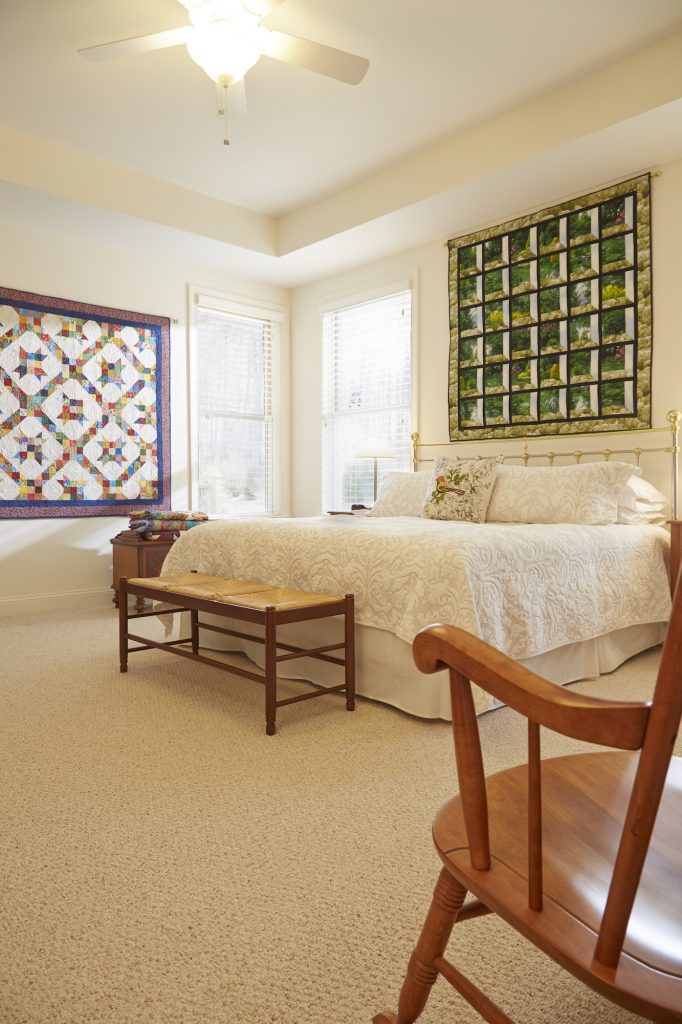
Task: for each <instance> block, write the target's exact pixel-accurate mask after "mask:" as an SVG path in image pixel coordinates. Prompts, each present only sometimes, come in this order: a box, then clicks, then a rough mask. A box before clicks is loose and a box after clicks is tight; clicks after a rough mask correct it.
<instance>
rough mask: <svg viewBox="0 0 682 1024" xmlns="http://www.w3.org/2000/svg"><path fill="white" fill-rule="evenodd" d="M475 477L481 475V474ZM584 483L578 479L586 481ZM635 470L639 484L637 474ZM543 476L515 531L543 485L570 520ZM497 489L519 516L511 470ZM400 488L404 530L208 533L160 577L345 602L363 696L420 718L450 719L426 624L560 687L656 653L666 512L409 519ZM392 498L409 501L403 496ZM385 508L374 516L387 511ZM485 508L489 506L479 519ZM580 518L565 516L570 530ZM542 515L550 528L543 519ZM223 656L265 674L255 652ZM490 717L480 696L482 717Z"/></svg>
mask: <svg viewBox="0 0 682 1024" xmlns="http://www.w3.org/2000/svg"><path fill="white" fill-rule="evenodd" d="M666 450H668V451H669V450H670V449H666ZM579 454H582V453H579ZM610 454H611V453H609V455H610ZM466 461H467V460H463V462H466ZM527 461H528V460H527V459H526V460H525V462H524V466H523V467H521V466H519V467H516V471H517V473H518V472H519V471H520V472H522V473H528V474H530V475H529V476H524V477H523V486H524V489H527V486H526V485H527V482H528V481H530V480H531V479H532V478H533V471H532V470H530V469H527V468H526V466H527ZM578 461H579V460H578ZM638 461H639V460H638ZM471 462H472V463H473V462H474V460H471ZM475 463H476V466H478V465H479V463H480V460H475ZM595 465H596V464H595ZM601 465H605V464H604V463H601ZM609 465H610V466H611V469H608V470H604V473H607V474H610V478H613V481H616V483H617V490H616V492H614V493H616V494H618V493H620V495H621V496H622V494H623V493H624V491H621V490H620V488H621V485H622V481H623V480H624V479H627V478H628V473H626V472H625V471H624V470H621V471H620V474H621V475H620V476H619V475H618V470H617V469H616V467H617V466H619V465H623V464H622V463H613V462H611V463H609ZM574 468H577V467H574ZM582 468H583V469H585V470H587V466H586V465H585V466H583V467H582ZM629 468H630V471H631V472H632V471H633V470H634V471H635V472H637V468H636V467H634V466H630V467H629ZM435 471H436V467H435V466H434V470H433V473H435ZM545 472H553V473H554V474H555V475H554V476H553V477H552V478H546V477H545V478H542V477H540V478H539V481H540V483H539V489H538V490H537V491H536V492H535V493H533V488H532V487H531V488H530V492H529V493H527V494H525V497H524V503H525V504H524V509H525V511H524V512H523V516H526V517H530V518H532V516H533V515H534V514H535V513H536V512H537V509H538V507H540V506H542V504H543V501H544V500H545V498H546V496H543V486H544V481H545V480H547V479H552V480H553V481H556V480H557V479H564V480H565V481H566V483H567V485H568V490H567V491H566V493H565V494H564V495H563V496H562V494H561V487H559V488H558V490H557V485H555V484H554V483H553V484H552V488H551V489H550V490H551V491H552V493H554V492H556V493H555V494H554V499H555V500H554V499H553V500H554V507H555V511H554V513H553V514H554V515H555V517H556V516H558V517H559V518H562V516H565V515H566V512H565V507H566V504H567V502H568V501H569V500H570V501H574V500H575V492H576V486H575V481H574V480H573V478H571V479H570V480H568V478H566V477H561V476H559V477H557V476H556V474H557V473H559V474H560V473H561V470H559V469H557V468H554V467H551V468H550V467H548V468H547V469H546V470H545ZM495 473H496V477H495V483H494V489H493V492H492V494H493V498H495V495H497V494H498V490H499V488H500V487H501V485H500V475H501V474H502V473H506V474H508V475H507V476H505V477H504V479H505V480H507V485H506V486H507V490H506V492H505V493H506V494H507V496H508V497H509V495H511V499H512V504H513V503H514V500H515V499H514V494H515V493H517V492H518V477H514V472H513V471H512V470H511V469H509V470H507V469H506V468H504V469H499V468H497V469H496V470H495ZM623 473H625V476H623V475H622V474H623ZM614 474H615V475H614ZM400 475H401V474H391V476H396V477H397V476H400ZM402 475H403V476H410V477H411V483H410V486H411V488H412V492H413V494H414V496H415V498H416V497H418V499H419V500H418V503H417V505H415V504H414V501H413V507H412V508H410V509H409V510H408V511H409V512H410V514H408V515H400V514H395V513H396V511H397V512H400V511H404V510H405V509H402V508H401V507H400V506H399V505H398V506H397V508H396V507H395V503H394V507H393V510H392V511H391V512H390V513H389V514H387V515H381V514H373V515H361V516H356V515H335V516H329V515H327V516H321V517H312V518H298V519H291V518H274V519H273V518H262V519H252V520H239V519H232V520H223V521H216V522H210V523H207V524H205V525H203V526H202V527H201V528H200V529H196V530H192V531H189V532H188V533H186V534H185V535H184V536H182V537H181V538H180V539H179V540H178V541H177V542H176V544H175V545H174V547H173V548H172V549H171V551H170V553H169V555H168V557H167V559H166V562H165V564H164V569H163V571H164V575H165V574H167V573H168V574H170V573H178V572H186V571H189V570H191V569H195V570H197V571H199V572H204V573H209V574H213V575H220V576H227V577H230V578H233V579H235V578H238V579H245V580H254V581H260V582H268V583H272V584H276V585H287V586H292V587H296V588H300V589H304V590H315V591H319V592H322V593H341V594H343V593H346V592H350V591H352V592H353V593H354V594H355V607H356V622H357V692H358V694H360V695H363V696H365V697H368V698H372V699H374V700H379V701H382V702H384V703H387V704H391V705H393V706H394V707H397V708H400V709H402V710H403V711H406V712H408V713H410V714H413V715H416V716H419V717H422V718H442V719H448V718H449V716H450V711H449V693H448V681H447V676H446V674H445V673H437V674H436V675H433V676H424V675H422V674H421V673H419V672H418V671H417V669H416V667H415V666H414V663H413V660H412V652H411V644H412V640H413V638H414V636H415V634H416V633H417V632H418V631H419V629H421V628H422V627H424V626H426V625H429V624H430V623H433V622H451V623H455V624H457V625H459V626H461V627H462V628H464V629H467V630H469V631H471V632H472V633H474V634H476V635H478V636H480V637H482V638H483V639H484V640H486V641H488V642H489V643H491V644H493V645H494V646H496V647H498V648H499V649H500V650H503V651H505V652H506V653H508V654H510V655H511V656H512V657H514V658H516V659H518V660H519V661H521V662H522V663H523V664H525V665H527V666H529V667H531V668H533V669H535V670H536V671H538V672H540V673H541V674H543V675H545V676H546V677H548V678H550V679H552V680H554V681H555V682H558V683H568V682H572V681H575V680H577V679H582V678H586V677H589V676H595V675H599V674H601V673H605V672H606V673H608V672H611V671H613V670H614V669H615V668H616V667H617V666H618V665H620V664H621V663H622V662H623V661H625V660H626V659H627V658H629V657H631V656H633V655H634V654H636V653H638V652H640V651H642V650H645V649H647V648H649V647H652V646H654V645H656V644H658V643H660V642H661V641H662V639H663V636H664V633H665V628H666V623H667V620H668V617H669V613H670V606H671V601H670V585H669V557H670V535H669V533H668V531H667V530H666V529H665V528H664V527H663V526H662V525H660V524H661V523H662V522H664V518H663V516H662V515H661V511H662V509H661V506H660V505H659V506H658V507H657V509H656V514H655V515H654V514H651V515H647V516H644V518H643V520H642V519H640V517H639V516H638V514H635V513H631V512H627V510H626V511H625V512H623V513H622V514H623V515H626V514H627V515H631V516H634V521H633V519H632V518H631V519H627V518H626V520H625V521H623V520H621V521H620V522H618V521H616V519H617V518H618V519H620V518H621V511H622V510H621V504H620V501H621V498H618V505H617V514H616V512H614V513H613V514H612V513H611V512H609V513H608V514H607V515H606V516H605V518H606V520H607V521H604V522H602V521H599V517H597V522H593V521H590V522H589V523H582V522H580V521H578V522H552V521H550V522H545V521H541V522H530V523H528V522H514V521H497V520H496V519H492V520H491V519H490V518H489V519H488V520H487V521H484V522H469V521H457V520H455V521H452V520H450V519H440V518H422V517H420V515H419V514H415V508H417V507H421V505H422V504H423V496H422V492H423V485H422V491H420V486H419V484H418V482H417V481H418V478H419V474H413V475H410V474H402ZM460 475H461V474H460ZM585 475H586V474H584V473H583V474H581V475H580V477H579V478H576V479H582V478H583V477H585ZM587 475H588V476H589V473H588V474H587ZM426 477H428V478H429V479H430V480H431V483H432V482H433V478H434V477H433V474H432V471H431V470H429V471H428V472H427V471H422V478H423V479H425V478H426ZM441 479H442V478H441ZM457 479H459V476H458V477H457ZM399 482H400V485H401V487H402V489H403V491H404V490H405V487H406V486H407V484H406V481H399ZM613 486H615V484H613ZM613 486H611V491H613ZM451 489H454V488H451ZM544 489H545V490H546V487H545V488H544ZM427 493H428V489H427ZM434 493H435V492H434ZM383 494H384V490H383V489H382V493H381V494H380V496H379V501H378V502H377V506H375V510H376V508H377V507H378V508H379V509H381V501H382V495H383ZM499 494H500V495H501V494H502V491H501V490H499ZM637 501H639V499H637ZM390 504H391V503H390V501H389V502H384V506H386V507H388V506H390ZM550 504H551V501H550ZM493 505H495V501H494V500H491V501H490V505H489V508H492V507H493ZM529 506H530V507H531V508H532V509H533V510H534V511H529ZM635 506H637V502H635ZM496 508H497V512H496V513H495V515H496V516H497V517H498V518H499V516H502V517H503V518H504V516H505V515H507V518H508V517H509V515H510V514H511V515H512V517H513V513H509V502H508V503H507V506H505V503H504V501H500V500H498V501H497V504H496ZM505 509H506V512H505ZM557 509H559V511H557ZM614 509H616V505H615V504H614ZM375 510H373V511H375ZM437 514H440V513H439V511H438V513H437ZM515 514H516V515H517V517H518V516H519V515H520V513H519V512H518V511H517V512H516V513H515ZM571 514H573V513H571ZM580 514H582V513H580ZM580 514H578V513H575V516H577V518H578V519H579V518H580ZM537 515H539V517H540V518H541V519H542V520H544V519H546V518H547V517H548V516H550V518H551V514H550V513H549V512H547V511H546V510H543V509H542V508H540V511H539V513H537ZM537 515H536V518H537ZM588 518H589V517H588ZM593 518H594V517H593ZM602 518H604V516H603V515H602ZM290 628H291V633H290V634H289V636H288V637H283V639H286V640H289V641H290V642H292V643H303V642H305V643H307V644H309V643H310V642H311V639H313V638H312V637H311V634H310V630H315V633H314V639H315V640H316V642H317V643H326V642H333V640H334V639H335V637H336V634H335V633H334V623H328V622H319V623H303V624H299V625H297V626H292V627H290ZM231 643H232V644H233V645H239V649H241V650H244V651H245V652H246V654H247V655H248V656H249V657H250V658H252V659H253V660H254V661H256V662H260V659H261V656H262V651H261V649H260V647H259V646H258V645H255V644H251V643H250V642H249V641H231ZM232 649H236V646H234V647H233V648H232ZM297 671H298V673H299V675H300V677H301V678H305V679H308V680H311V681H313V682H318V683H320V684H328V683H330V682H335V681H337V680H336V678H335V677H334V678H332V676H333V672H334V671H335V670H334V669H333V667H330V666H326V665H324V664H323V663H319V662H308V663H307V664H306V663H305V662H302V663H300V664H298V666H297ZM330 673H331V675H330ZM491 706H492V705H491V704H490V701H489V698H488V697H487V696H486V695H485V694H483V692H482V691H478V692H477V693H476V710H477V712H478V713H481V712H483V711H485V710H487V709H488V708H489V707H491Z"/></svg>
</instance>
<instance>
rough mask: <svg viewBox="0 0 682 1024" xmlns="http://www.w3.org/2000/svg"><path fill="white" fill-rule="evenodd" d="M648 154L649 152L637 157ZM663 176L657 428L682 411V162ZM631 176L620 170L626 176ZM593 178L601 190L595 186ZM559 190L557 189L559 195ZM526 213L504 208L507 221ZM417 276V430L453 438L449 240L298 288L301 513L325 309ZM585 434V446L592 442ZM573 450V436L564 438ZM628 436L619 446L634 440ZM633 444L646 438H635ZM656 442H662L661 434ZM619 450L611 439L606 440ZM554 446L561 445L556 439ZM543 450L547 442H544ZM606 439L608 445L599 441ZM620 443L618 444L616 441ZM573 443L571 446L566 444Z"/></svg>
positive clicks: (315, 492) (317, 461) (317, 415)
mask: <svg viewBox="0 0 682 1024" xmlns="http://www.w3.org/2000/svg"><path fill="white" fill-rule="evenodd" d="M640 156H641V157H643V158H644V159H645V155H644V154H640ZM662 171H663V173H662V175H661V176H660V177H656V178H654V179H653V180H652V265H653V299H654V317H653V330H654V345H653V374H652V395H653V403H652V409H653V411H652V417H653V425H655V426H656V425H664V424H665V423H666V418H665V415H666V412H667V411H668V409H672V408H682V322H681V318H680V308H681V306H680V295H681V294H682V284H681V281H682V260H681V259H680V239H681V238H682V160H677V161H675V162H674V163H669V164H666V165H665V166H663V168H662ZM627 176H628V175H627V174H623V176H622V177H623V179H624V178H626V177H627ZM598 184H599V183H598V182H595V187H597V186H598ZM563 198H568V197H563V196H556V201H557V202H558V201H560V200H561V199H563ZM520 212H528V211H527V210H524V211H518V210H515V209H510V210H508V212H507V214H506V216H503V217H502V218H501V219H511V218H513V217H514V216H516V215H517V214H518V213H520ZM484 226H485V225H481V224H473V225H472V224H467V223H460V224H445V225H443V241H444V240H445V239H447V238H454V237H456V236H457V235H461V234H465V233H466V232H467V231H470V230H473V229H478V228H481V227H484ZM415 271H416V274H417V280H418V284H417V287H418V292H417V322H416V331H417V379H418V403H417V405H418V412H417V417H418V419H417V422H416V423H415V424H414V429H417V430H419V433H420V435H421V438H422V440H423V441H424V442H441V441H445V440H447V437H448V406H447V376H448V349H449V326H448V320H449V314H448V280H447V249H446V247H445V245H444V244H443V242H437V243H434V244H433V245H429V246H424V247H422V248H419V249H413V250H410V251H408V252H404V253H400V254H399V255H396V256H392V257H391V258H390V259H386V260H382V261H381V262H379V263H374V264H371V265H368V266H364V267H361V268H357V269H354V270H352V271H349V272H346V273H344V274H340V275H336V276H334V277H330V278H326V279H325V280H321V281H317V282H315V283H314V284H311V285H307V286H305V287H303V288H298V289H296V290H295V291H294V292H293V293H292V307H291V311H292V313H291V332H292V368H293V380H292V441H293V451H294V453H295V456H294V462H293V478H292V490H293V510H294V514H295V515H318V514H319V513H320V511H322V510H321V505H320V501H321V497H320V490H321V483H320V480H321V472H320V470H321V452H320V419H321V407H320V380H321V373H322V369H321V349H320V345H321V321H320V312H319V307H320V304H321V303H324V302H326V301H328V300H330V299H334V298H337V297H338V298H339V299H343V298H344V297H346V296H348V295H352V294H353V293H357V292H361V291H362V290H364V289H368V288H372V287H374V286H375V285H380V284H381V283H382V282H384V281H385V282H391V281H395V280H399V279H401V278H404V277H405V276H406V275H408V274H410V273H411V272H415ZM585 442H586V439H584V438H582V437H581V442H580V447H587V445H586V443H585ZM567 443H568V444H569V445H571V446H572V447H577V446H576V444H575V442H574V441H573V442H570V441H569V442H567ZM634 443H635V442H630V441H628V442H626V443H624V444H623V447H626V446H627V447H629V446H631V445H634ZM636 443H637V444H643V441H642V435H641V434H638V435H637V442H636ZM651 443H656V444H661V443H662V438H661V437H657V438H655V439H654V440H653V441H652V442H651ZM609 444H610V445H611V446H612V447H616V445H615V443H614V441H613V440H610V441H609ZM552 445H553V447H557V445H556V444H555V442H554V441H553V442H552ZM542 446H543V448H544V449H545V450H546V449H547V444H546V442H545V443H543V445H542ZM601 446H602V447H604V446H605V444H604V442H602V444H601ZM619 446H620V445H619ZM569 450H570V449H569ZM653 461H654V460H653V459H652V469H651V472H649V473H647V475H648V476H649V477H650V478H651V479H652V480H653V482H655V483H656V482H658V483H659V485H660V484H662V483H665V482H666V481H665V477H666V475H667V464H666V465H665V467H663V466H659V464H658V462H657V464H656V466H655V467H654V466H653Z"/></svg>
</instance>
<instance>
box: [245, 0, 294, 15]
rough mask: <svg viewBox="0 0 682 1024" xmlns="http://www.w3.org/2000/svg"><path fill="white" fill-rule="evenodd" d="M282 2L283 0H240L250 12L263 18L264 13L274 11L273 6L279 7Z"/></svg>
mask: <svg viewBox="0 0 682 1024" xmlns="http://www.w3.org/2000/svg"><path fill="white" fill-rule="evenodd" d="M283 3H284V0H242V7H244V8H245V9H246V10H247V11H249V13H250V14H257V15H258V17H259V18H264V17H265V15H266V14H269V13H270V11H274V9H275V7H279V5H280V4H283Z"/></svg>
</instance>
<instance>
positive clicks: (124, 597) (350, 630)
mask: <svg viewBox="0 0 682 1024" xmlns="http://www.w3.org/2000/svg"><path fill="white" fill-rule="evenodd" d="M129 594H134V595H135V596H136V597H138V598H141V599H147V600H150V601H157V602H163V605H164V608H163V614H169V613H170V614H173V613H175V612H182V611H189V613H190V623H191V635H190V636H189V637H186V638H184V639H181V640H167V641H165V642H162V641H157V640H151V639H149V638H148V637H144V636H138V635H136V634H135V633H131V632H130V630H129V622H130V620H131V619H142V618H146V617H148V616H150V615H158V614H160V612H159V611H158V610H153V611H143V612H136V613H135V614H132V615H131V614H129V612H128V595H129ZM118 608H119V655H120V667H121V672H127V671H128V655H129V654H133V653H135V652H136V651H146V650H151V649H152V648H157V649H158V650H161V651H168V652H169V653H170V654H178V655H180V656H181V657H183V658H190V659H191V660H192V661H199V662H201V663H202V664H203V665H212V666H214V667H215V668H221V669H223V671H227V672H233V673H234V674H235V675H239V676H244V677H245V678H247V679H253V680H255V681H256V682H258V683H262V684H264V686H265V731H266V733H267V734H268V736H272V735H273V734H274V732H275V729H276V716H277V708H280V707H283V706H284V705H285V704H295V703H297V702H298V701H301V700H310V699H312V698H313V697H322V696H324V694H326V693H336V692H339V691H341V690H343V691H345V694H346V709H347V710H348V711H353V710H354V709H355V633H354V598H353V595H352V594H346V595H345V596H343V597H341V596H339V595H334V594H314V593H310V592H308V591H305V590H294V589H293V588H291V587H274V586H269V585H268V584H265V583H249V582H247V581H245V580H230V579H225V578H224V577H222V576H207V575H205V574H204V573H198V572H187V573H180V574H178V575H175V576H158V577H155V578H149V579H148V578H135V579H127V578H126V577H125V576H122V577H121V579H120V581H119V606H118ZM200 613H203V614H204V615H216V616H221V617H223V618H226V619H236V620H239V621H243V622H249V623H252V624H254V625H257V626H262V627H264V628H263V635H262V636H259V635H257V634H253V633H242V632H239V631H237V630H235V629H230V628H227V627H226V626H217V625H215V624H213V623H209V622H206V621H204V620H200V619H199V615H200ZM334 615H342V616H343V618H344V624H343V625H344V629H343V640H342V641H341V642H339V643H336V644H325V645H324V646H322V647H313V648H310V649H305V648H302V647H295V646H294V645H293V644H289V643H283V642H282V641H280V640H278V639H277V628H278V626H283V625H286V624H288V623H291V622H303V621H305V620H307V619H323V618H329V617H330V616H334ZM200 629H209V630H212V631H213V632H216V633H224V634H225V635H226V636H235V637H239V638H241V639H244V640H252V641H254V642H255V643H260V644H263V645H264V647H265V674H264V675H259V674H258V673H256V672H249V671H247V670H246V669H243V668H238V667H236V666H234V665H230V664H227V663H226V662H224V661H218V660H217V659H216V658H209V657H207V656H206V655H203V654H199V630H200ZM131 641H132V642H133V643H137V644H138V645H139V646H137V647H131V646H130V642H131ZM183 644H189V645H191V650H185V649H183V648H182V646H181V645H183ZM279 650H281V651H284V652H285V653H283V654H278V651H279ZM332 651H342V652H343V656H342V657H338V656H336V655H334V654H332V653H331V652H332ZM304 657H307V658H317V659H319V660H320V661H328V662H332V663H333V664H335V665H340V666H342V667H343V669H344V682H343V683H339V684H338V685H336V686H325V687H316V688H315V689H314V690H311V691H307V692H306V693H301V694H298V695H297V696H295V697H287V698H285V699H284V700H277V665H278V664H279V663H280V662H283V661H291V660H293V659H294V658H304Z"/></svg>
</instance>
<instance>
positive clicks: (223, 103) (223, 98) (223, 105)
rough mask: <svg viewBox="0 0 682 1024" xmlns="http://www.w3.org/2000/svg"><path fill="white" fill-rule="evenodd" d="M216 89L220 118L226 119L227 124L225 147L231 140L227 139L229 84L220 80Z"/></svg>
mask: <svg viewBox="0 0 682 1024" xmlns="http://www.w3.org/2000/svg"><path fill="white" fill-rule="evenodd" d="M215 87H216V98H217V100H218V117H222V118H224V122H225V137H224V139H223V146H229V145H230V140H229V139H228V137H227V82H226V81H225V80H224V79H222V80H221V79H218V81H217V82H216V84H215Z"/></svg>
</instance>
